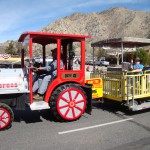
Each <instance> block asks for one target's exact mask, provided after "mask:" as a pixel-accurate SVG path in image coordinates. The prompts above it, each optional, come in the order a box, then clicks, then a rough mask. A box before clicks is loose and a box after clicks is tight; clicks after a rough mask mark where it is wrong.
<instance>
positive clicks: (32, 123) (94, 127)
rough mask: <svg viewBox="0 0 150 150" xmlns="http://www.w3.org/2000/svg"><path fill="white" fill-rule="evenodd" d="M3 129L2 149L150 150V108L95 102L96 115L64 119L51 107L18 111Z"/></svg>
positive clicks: (0, 144)
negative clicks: (129, 109) (54, 114)
mask: <svg viewBox="0 0 150 150" xmlns="http://www.w3.org/2000/svg"><path fill="white" fill-rule="evenodd" d="M14 112H15V121H14V122H13V124H12V127H11V128H10V129H8V130H5V131H1V132H0V150H8V149H9V150H26V149H28V150H49V149H52V150H70V149H71V150H91V149H93V150H130V149H132V150H135V149H136V150H149V149H150V119H149V116H150V110H146V111H142V112H138V113H135V114H130V113H128V112H127V111H126V110H125V109H124V108H122V107H120V106H118V105H112V104H111V103H108V104H105V105H102V104H94V106H93V111H92V115H89V114H83V116H82V117H81V118H80V119H79V120H77V121H74V122H65V123H60V122H57V121H55V120H54V118H53V117H52V115H51V113H50V111H49V110H43V111H40V112H39V111H32V112H31V111H30V110H28V111H14Z"/></svg>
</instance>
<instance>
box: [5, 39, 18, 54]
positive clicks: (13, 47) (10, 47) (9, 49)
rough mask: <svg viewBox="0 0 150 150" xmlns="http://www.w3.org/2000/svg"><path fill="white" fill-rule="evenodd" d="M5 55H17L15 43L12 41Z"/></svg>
mask: <svg viewBox="0 0 150 150" xmlns="http://www.w3.org/2000/svg"><path fill="white" fill-rule="evenodd" d="M5 53H7V54H11V55H16V54H17V50H16V48H15V46H14V43H13V41H11V42H10V43H9V45H8V46H7V47H6V49H5Z"/></svg>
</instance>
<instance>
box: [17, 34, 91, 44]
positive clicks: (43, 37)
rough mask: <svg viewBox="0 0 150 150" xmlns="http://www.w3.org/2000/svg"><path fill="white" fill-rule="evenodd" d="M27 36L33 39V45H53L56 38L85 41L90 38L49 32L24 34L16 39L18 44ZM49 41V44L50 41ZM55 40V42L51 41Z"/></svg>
mask: <svg viewBox="0 0 150 150" xmlns="http://www.w3.org/2000/svg"><path fill="white" fill-rule="evenodd" d="M27 36H31V37H32V38H33V42H34V43H39V44H49V43H53V42H54V43H55V42H56V41H55V40H56V38H64V39H70V38H72V39H78V40H79V39H85V38H90V36H88V35H76V34H62V33H51V32H31V31H29V32H25V33H23V34H21V36H20V37H19V39H18V42H23V41H24V39H25V38H26V37H27ZM49 39H51V42H50V40H49ZM52 39H55V40H52Z"/></svg>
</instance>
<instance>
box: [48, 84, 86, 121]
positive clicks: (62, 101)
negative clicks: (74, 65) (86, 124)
mask: <svg viewBox="0 0 150 150" xmlns="http://www.w3.org/2000/svg"><path fill="white" fill-rule="evenodd" d="M50 102H51V105H52V106H51V108H52V113H53V114H54V117H56V118H57V119H58V120H59V121H73V120H77V119H78V118H80V117H81V115H82V114H83V113H84V111H85V108H86V103H87V100H86V94H85V92H84V91H83V89H82V88H81V87H80V86H79V85H77V84H65V85H61V86H60V87H58V88H56V89H55V90H54V92H53V93H52V95H51V100H50Z"/></svg>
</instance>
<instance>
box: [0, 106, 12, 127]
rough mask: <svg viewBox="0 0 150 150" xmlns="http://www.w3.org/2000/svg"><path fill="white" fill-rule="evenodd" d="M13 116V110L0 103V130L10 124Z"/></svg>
mask: <svg viewBox="0 0 150 150" xmlns="http://www.w3.org/2000/svg"><path fill="white" fill-rule="evenodd" d="M12 118H13V112H12V110H11V108H10V107H9V106H7V105H6V104H0V130H3V129H5V128H7V127H9V126H10V124H11V122H12Z"/></svg>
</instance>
